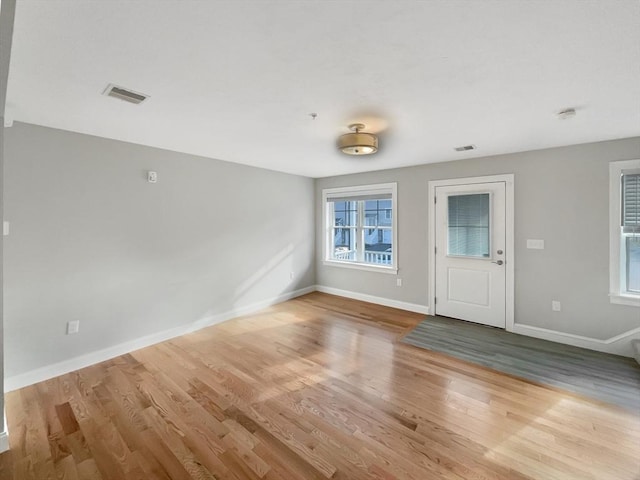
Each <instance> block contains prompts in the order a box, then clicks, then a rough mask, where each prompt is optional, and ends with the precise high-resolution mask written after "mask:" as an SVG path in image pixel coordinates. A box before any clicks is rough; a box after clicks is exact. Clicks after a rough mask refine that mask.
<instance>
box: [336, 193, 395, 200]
mask: <svg viewBox="0 0 640 480" xmlns="http://www.w3.org/2000/svg"><path fill="white" fill-rule="evenodd" d="M359 200H391V194H390V193H368V194H360V195H358V194H356V195H347V194H344V193H341V194H338V195H336V196H335V197H334V196H330V195H328V196H327V202H357V201H359Z"/></svg>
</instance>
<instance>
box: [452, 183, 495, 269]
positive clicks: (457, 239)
mask: <svg viewBox="0 0 640 480" xmlns="http://www.w3.org/2000/svg"><path fill="white" fill-rule="evenodd" d="M448 201H449V204H448V207H449V208H448V214H449V221H448V243H447V254H448V255H456V256H464V257H488V256H489V243H490V242H489V238H490V231H489V225H490V223H489V207H490V199H489V194H488V193H478V194H471V195H451V196H449V199H448Z"/></svg>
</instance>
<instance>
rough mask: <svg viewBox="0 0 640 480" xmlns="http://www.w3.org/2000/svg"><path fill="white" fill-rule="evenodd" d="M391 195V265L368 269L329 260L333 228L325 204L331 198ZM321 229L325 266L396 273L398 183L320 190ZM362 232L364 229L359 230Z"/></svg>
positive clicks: (354, 264)
mask: <svg viewBox="0 0 640 480" xmlns="http://www.w3.org/2000/svg"><path fill="white" fill-rule="evenodd" d="M389 193H391V200H392V201H391V211H392V215H393V218H392V219H391V223H392V232H391V234H392V236H393V247H392V249H393V255H392V259H393V265H390V266H389V267H375V266H374V267H373V268H368V267H369V266H370V265H369V264H366V263H354V262H339V261H335V260H332V259H331V258H329V245H332V238H331V231H332V228H333V218H331V217H332V215H333V213H332V212H331V211H329V209H328V208H327V202H328V200H329V199H331V198H339V197H344V196H349V194H351V195H353V196H357V195H369V194H371V195H375V194H389ZM359 217H360V218H361V221H364V219H363V215H362V214H360V215H359ZM322 229H323V232H324V235H323V236H322V259H323V261H324V262H325V264H326V265H331V266H334V267H342V268H360V269H361V270H369V271H374V272H382V273H393V274H397V273H398V265H399V263H398V250H399V249H398V182H390V183H377V184H374V185H355V186H351V187H336V188H323V189H322ZM361 230H362V231H364V229H361Z"/></svg>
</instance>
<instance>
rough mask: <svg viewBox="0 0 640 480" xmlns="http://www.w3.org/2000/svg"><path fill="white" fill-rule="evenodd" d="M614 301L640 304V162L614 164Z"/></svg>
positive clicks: (612, 169) (612, 242) (612, 229)
mask: <svg viewBox="0 0 640 480" xmlns="http://www.w3.org/2000/svg"><path fill="white" fill-rule="evenodd" d="M610 173H611V184H610V185H611V187H610V190H611V240H610V242H611V267H610V268H611V301H612V302H615V303H627V302H630V303H632V304H637V305H640V160H629V161H622V162H612V163H611V165H610Z"/></svg>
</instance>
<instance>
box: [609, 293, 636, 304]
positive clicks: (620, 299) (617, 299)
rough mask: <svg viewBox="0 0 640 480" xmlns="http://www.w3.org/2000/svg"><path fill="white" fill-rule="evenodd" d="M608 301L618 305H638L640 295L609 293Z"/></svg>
mask: <svg viewBox="0 0 640 480" xmlns="http://www.w3.org/2000/svg"><path fill="white" fill-rule="evenodd" d="M609 301H610V302H611V303H616V304H618V305H630V306H632V307H640V295H624V294H620V293H610V294H609Z"/></svg>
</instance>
